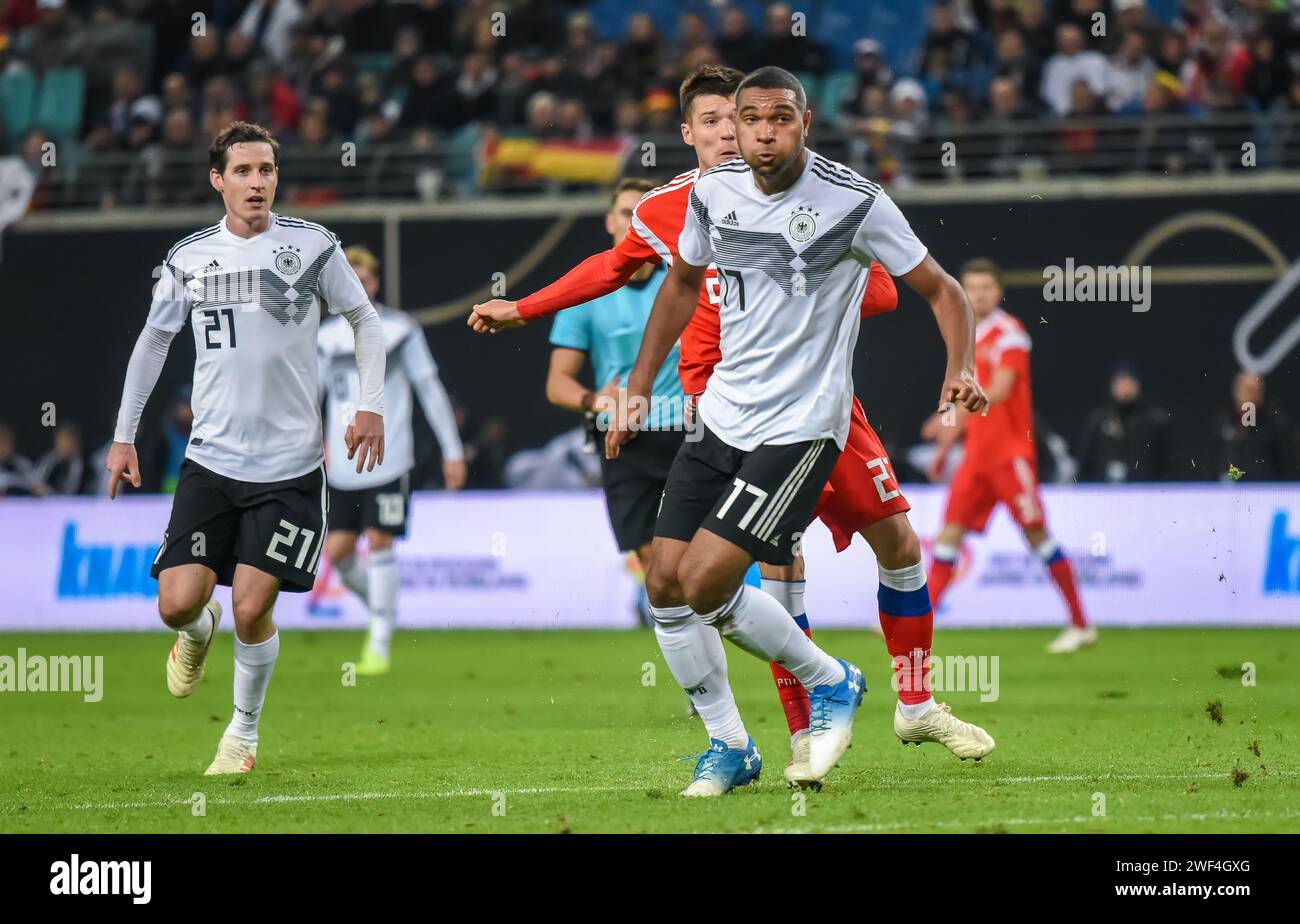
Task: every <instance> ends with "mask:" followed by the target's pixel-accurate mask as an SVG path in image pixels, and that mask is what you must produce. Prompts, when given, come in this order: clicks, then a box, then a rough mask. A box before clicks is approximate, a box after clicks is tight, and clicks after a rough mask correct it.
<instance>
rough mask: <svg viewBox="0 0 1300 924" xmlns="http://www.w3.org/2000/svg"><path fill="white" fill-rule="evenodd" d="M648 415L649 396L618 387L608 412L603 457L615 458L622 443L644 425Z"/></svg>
mask: <svg viewBox="0 0 1300 924" xmlns="http://www.w3.org/2000/svg"><path fill="white" fill-rule="evenodd" d="M648 416H650V396H649V395H648V394H642V393H640V392H635V391H629V390H628V389H626V388H620V389H619V391H618V400H617V402H616V404H615V406H614V408H613V409H612V410H611V411H610V413H609V429H608V430H606V431H605V458H606V459H617V458H618V454H619V451H620V450H621V449H622V448H623V444H624V443H626V442H627V441H628V440H630V439H632V437H634V436H636V435H637V433H638V432H639V431H640V430H641V428H642V427H644V426H645V421H646V418H647V417H648Z"/></svg>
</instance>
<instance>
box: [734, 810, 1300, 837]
mask: <svg viewBox="0 0 1300 924" xmlns="http://www.w3.org/2000/svg"><path fill="white" fill-rule="evenodd" d="M1264 818H1300V811H1285V812H1269V811H1261V812H1255V811H1246V812H1229V811H1218V812H1184V813H1180V814H1175V813H1166V814H1163V815H1120V816H1115V817H1111V816H1104V817H1100V818H1095V817H1093V816H1091V815H1071V816H1069V817H1067V818H986V819H985V820H983V821H959V820H958V821H935V820H933V819H928V820H925V821H890V822H881V823H878V824H856V825H807V826H804V827H795V828H757V829H756V830H755V831H754V833H755V834H870V833H872V832H873V831H896V830H899V829H903V828H907V829H911V830H924V829H926V828H996V827H1007V828H1010V827H1024V826H1026V825H1056V826H1061V825H1100V824H1105V823H1106V822H1108V821H1114V822H1116V823H1118V824H1123V825H1133V824H1146V823H1150V822H1154V821H1254V820H1255V819H1264Z"/></svg>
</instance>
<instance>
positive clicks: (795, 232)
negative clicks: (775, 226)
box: [787, 205, 817, 244]
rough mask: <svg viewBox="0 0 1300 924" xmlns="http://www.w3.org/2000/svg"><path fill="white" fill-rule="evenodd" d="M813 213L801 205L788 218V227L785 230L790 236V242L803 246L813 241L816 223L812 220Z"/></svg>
mask: <svg viewBox="0 0 1300 924" xmlns="http://www.w3.org/2000/svg"><path fill="white" fill-rule="evenodd" d="M814 214H815V213H814V212H813V211H812V209H810V208H808V206H806V205H801V206H799V208H797V209H795V212H794V215H793V216H791V218H790V226H789V228H788V229H787V230H788V231H789V234H790V240H792V241H794V242H795V243H796V244H805V243H807V242H808V241H811V240H812V239H813V235H814V234H816V233H817V222H816V221H814V220H813V215H814Z"/></svg>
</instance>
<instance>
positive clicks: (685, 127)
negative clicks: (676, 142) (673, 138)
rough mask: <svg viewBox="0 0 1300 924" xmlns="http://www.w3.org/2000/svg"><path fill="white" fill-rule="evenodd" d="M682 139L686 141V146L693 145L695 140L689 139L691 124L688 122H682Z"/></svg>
mask: <svg viewBox="0 0 1300 924" xmlns="http://www.w3.org/2000/svg"><path fill="white" fill-rule="evenodd" d="M682 141H684V142H686V146H687V147H691V148H693V147H695V142H694V141H692V140H691V124H690V123H689V122H683V123H682Z"/></svg>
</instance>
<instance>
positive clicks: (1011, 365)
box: [998, 346, 1029, 378]
mask: <svg viewBox="0 0 1300 924" xmlns="http://www.w3.org/2000/svg"><path fill="white" fill-rule="evenodd" d="M1003 367H1005V368H1008V369H1014V370H1015V372H1016V375H1017V376H1018V377H1020V378H1028V377H1029V351H1028V350H1026V349H1025V348H1024V347H1020V346H1016V347H1011V348H1010V349H1007V350H1003V351H1002V355H1001V356H1000V357H999V358H998V368H999V369H1002V368H1003Z"/></svg>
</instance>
